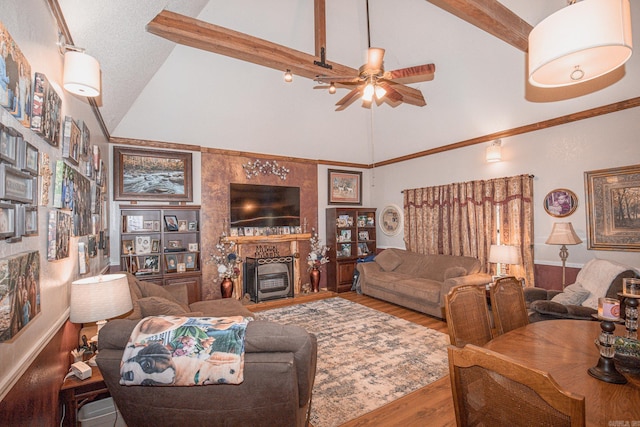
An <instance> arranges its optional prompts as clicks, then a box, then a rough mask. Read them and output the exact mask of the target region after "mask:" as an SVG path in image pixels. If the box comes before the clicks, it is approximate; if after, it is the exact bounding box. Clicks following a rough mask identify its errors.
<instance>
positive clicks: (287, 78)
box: [284, 69, 293, 83]
mask: <svg viewBox="0 0 640 427" xmlns="http://www.w3.org/2000/svg"><path fill="white" fill-rule="evenodd" d="M284 81H285V82H286V83H291V82H292V81H293V74H291V70H289V69H287V71H285V72H284Z"/></svg>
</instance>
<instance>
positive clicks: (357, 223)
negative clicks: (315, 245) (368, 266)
mask: <svg viewBox="0 0 640 427" xmlns="http://www.w3.org/2000/svg"><path fill="white" fill-rule="evenodd" d="M326 221H327V222H326V230H327V236H326V242H327V246H329V247H330V248H331V249H330V251H329V252H328V253H329V262H328V263H327V264H326V271H327V288H328V289H329V290H330V291H334V292H346V291H349V290H351V286H352V284H353V273H354V271H355V268H356V263H357V262H358V259H360V258H364V257H366V256H369V255H372V254H375V253H376V249H377V246H376V209H375V208H328V209H327V213H326Z"/></svg>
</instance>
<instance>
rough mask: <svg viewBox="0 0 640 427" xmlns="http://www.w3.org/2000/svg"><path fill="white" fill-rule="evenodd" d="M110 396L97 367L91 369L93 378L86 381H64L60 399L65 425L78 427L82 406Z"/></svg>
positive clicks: (73, 378)
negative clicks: (79, 412)
mask: <svg viewBox="0 0 640 427" xmlns="http://www.w3.org/2000/svg"><path fill="white" fill-rule="evenodd" d="M108 396H109V390H108V389H107V385H106V384H105V383H104V379H103V378H102V373H101V372H100V369H98V367H97V366H92V367H91V377H90V378H87V379H86V380H80V379H78V378H76V377H75V376H70V377H69V378H67V379H66V380H64V382H63V383H62V387H60V397H61V399H62V404H63V405H64V410H65V416H64V424H63V425H65V426H71V427H75V426H77V425H78V410H79V409H80V408H81V407H82V405H84V404H85V403H88V402H91V401H93V400H95V399H96V398H97V397H108Z"/></svg>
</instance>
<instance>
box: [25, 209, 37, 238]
mask: <svg viewBox="0 0 640 427" xmlns="http://www.w3.org/2000/svg"><path fill="white" fill-rule="evenodd" d="M24 235H25V236H37V235H38V207H37V206H25V208H24Z"/></svg>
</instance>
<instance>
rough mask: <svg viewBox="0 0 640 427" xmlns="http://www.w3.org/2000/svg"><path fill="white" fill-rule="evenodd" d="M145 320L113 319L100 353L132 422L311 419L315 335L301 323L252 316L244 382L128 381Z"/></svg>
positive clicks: (284, 422)
mask: <svg viewBox="0 0 640 427" xmlns="http://www.w3.org/2000/svg"><path fill="white" fill-rule="evenodd" d="M137 323H138V320H129V319H115V320H111V321H110V322H108V323H107V324H106V325H105V326H104V327H103V328H102V330H101V331H100V339H99V341H98V350H99V352H98V357H97V359H96V361H97V363H98V367H99V368H100V371H101V372H102V376H103V377H104V381H105V383H106V385H107V388H108V389H109V393H111V396H112V397H113V400H114V402H115V404H116V406H117V407H118V409H119V411H120V413H121V414H122V417H123V419H124V421H125V422H126V423H127V425H128V426H129V427H136V426H154V425H155V426H163V427H170V426H185V425H189V426H304V425H307V424H308V422H309V411H310V409H311V394H312V388H313V383H314V379H315V372H316V360H317V342H316V337H315V335H313V334H310V333H308V332H306V331H305V330H304V329H302V328H300V327H298V326H293V325H280V324H277V323H273V322H267V321H260V320H256V321H252V322H249V325H248V326H247V330H246V334H245V358H244V381H243V382H242V383H241V384H238V385H231V384H217V385H205V386H192V387H179V386H156V387H154V386H125V385H120V383H119V381H120V362H121V360H122V353H123V351H124V347H125V346H126V344H127V341H128V340H129V336H130V335H131V332H132V330H133V328H134V327H135V326H136V324H137Z"/></svg>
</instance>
